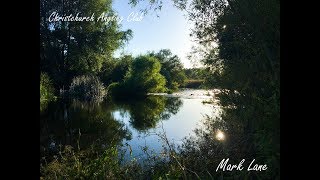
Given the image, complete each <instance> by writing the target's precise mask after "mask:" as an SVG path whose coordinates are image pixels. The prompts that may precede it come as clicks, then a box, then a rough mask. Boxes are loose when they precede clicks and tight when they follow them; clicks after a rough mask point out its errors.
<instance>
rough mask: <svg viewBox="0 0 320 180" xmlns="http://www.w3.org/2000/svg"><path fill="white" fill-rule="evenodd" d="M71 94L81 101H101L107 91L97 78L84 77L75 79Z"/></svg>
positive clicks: (70, 90)
mask: <svg viewBox="0 0 320 180" xmlns="http://www.w3.org/2000/svg"><path fill="white" fill-rule="evenodd" d="M69 94H70V96H71V97H72V98H76V99H79V100H87V101H100V100H102V99H103V98H104V97H105V95H106V94H107V91H106V89H105V88H104V86H103V83H102V82H101V81H100V80H99V78H98V77H97V76H94V75H83V76H78V77H75V78H73V80H72V83H71V85H70V88H69Z"/></svg>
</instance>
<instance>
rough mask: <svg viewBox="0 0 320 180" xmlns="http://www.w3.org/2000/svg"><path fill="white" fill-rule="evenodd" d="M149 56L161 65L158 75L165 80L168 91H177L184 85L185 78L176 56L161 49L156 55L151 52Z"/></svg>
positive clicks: (181, 65)
mask: <svg viewBox="0 0 320 180" xmlns="http://www.w3.org/2000/svg"><path fill="white" fill-rule="evenodd" d="M149 55H150V56H153V57H156V58H157V59H158V60H159V62H160V63H161V70H160V73H161V74H162V75H163V76H164V77H165V78H166V80H167V87H168V88H169V89H177V88H178V87H179V86H181V85H183V84H184V82H185V80H186V76H185V73H184V71H183V64H182V63H181V61H180V59H179V57H178V56H177V55H173V54H172V52H171V51H170V50H169V49H162V50H160V51H159V52H157V53H156V52H151V53H150V54H149Z"/></svg>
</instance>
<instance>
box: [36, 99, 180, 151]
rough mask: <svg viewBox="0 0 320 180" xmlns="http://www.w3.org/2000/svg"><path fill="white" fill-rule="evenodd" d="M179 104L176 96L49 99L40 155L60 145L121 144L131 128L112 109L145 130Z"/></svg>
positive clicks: (136, 126)
mask: <svg viewBox="0 0 320 180" xmlns="http://www.w3.org/2000/svg"><path fill="white" fill-rule="evenodd" d="M181 106H182V101H181V100H180V99H179V98H166V97H162V96H148V97H147V98H145V99H143V100H134V101H114V100H113V101H112V100H109V101H105V102H102V103H93V102H83V101H79V100H58V101H56V102H52V103H50V104H49V105H48V107H47V108H46V109H45V110H44V111H42V113H41V114H40V117H41V118H40V144H41V146H40V150H41V156H52V155H53V154H56V153H57V152H58V151H59V149H60V148H61V146H65V145H71V146H72V147H74V148H78V149H87V148H94V149H96V150H97V151H99V149H103V148H104V147H106V146H109V145H113V144H121V142H122V140H123V139H125V140H130V139H131V138H132V132H131V131H132V129H130V128H128V126H126V125H125V124H124V123H123V121H119V120H117V119H115V117H114V112H116V111H120V112H122V113H123V114H125V113H128V114H129V115H130V125H131V128H133V129H135V130H138V131H147V130H148V129H150V128H155V127H156V125H157V123H159V121H160V120H166V119H169V118H170V116H171V115H172V114H176V113H177V112H178V111H179V108H180V107H181Z"/></svg>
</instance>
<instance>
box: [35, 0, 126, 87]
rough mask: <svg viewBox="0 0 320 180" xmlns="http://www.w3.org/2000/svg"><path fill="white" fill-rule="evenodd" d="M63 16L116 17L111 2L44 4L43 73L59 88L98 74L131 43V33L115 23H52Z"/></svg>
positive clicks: (89, 0)
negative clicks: (78, 79) (107, 62)
mask: <svg viewBox="0 0 320 180" xmlns="http://www.w3.org/2000/svg"><path fill="white" fill-rule="evenodd" d="M53 13H58V15H60V16H64V15H73V16H76V14H77V13H80V14H79V16H82V17H83V16H92V13H95V16H99V15H101V14H102V13H105V16H114V15H116V14H115V12H114V11H113V10H112V1H111V0H87V1H79V0H41V1H40V50H41V52H40V59H41V64H40V70H41V71H42V72H47V73H48V74H49V76H50V77H52V79H53V83H54V85H55V87H56V88H62V87H63V86H68V85H69V84H70V82H71V80H72V78H73V77H75V76H78V75H84V74H87V73H91V74H95V75H96V74H97V73H98V72H100V71H101V68H102V65H103V63H104V62H106V61H108V60H110V59H111V58H112V54H113V52H114V51H115V50H116V49H117V48H118V47H119V46H121V45H122V44H123V43H124V42H125V41H126V40H128V39H129V38H130V37H131V35H132V32H131V31H130V30H128V31H120V30H119V25H118V24H117V22H116V21H109V22H104V21H88V22H85V21H83V22H81V21H52V22H49V19H48V18H49V17H50V15H52V14H53Z"/></svg>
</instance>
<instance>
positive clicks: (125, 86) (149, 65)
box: [108, 56, 166, 97]
mask: <svg viewBox="0 0 320 180" xmlns="http://www.w3.org/2000/svg"><path fill="white" fill-rule="evenodd" d="M160 69H161V64H160V63H159V61H158V60H157V59H156V58H154V57H150V56H139V57H137V58H135V59H134V61H133V62H132V66H131V68H130V70H129V71H128V72H127V74H126V76H125V78H124V80H123V82H120V83H113V84H111V85H110V86H109V88H108V89H109V90H110V93H111V94H112V95H115V96H118V97H119V96H123V97H129V96H133V95H135V96H143V95H146V94H147V93H152V92H164V91H165V90H166V89H165V84H166V80H165V78H164V77H163V76H162V75H161V74H160Z"/></svg>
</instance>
